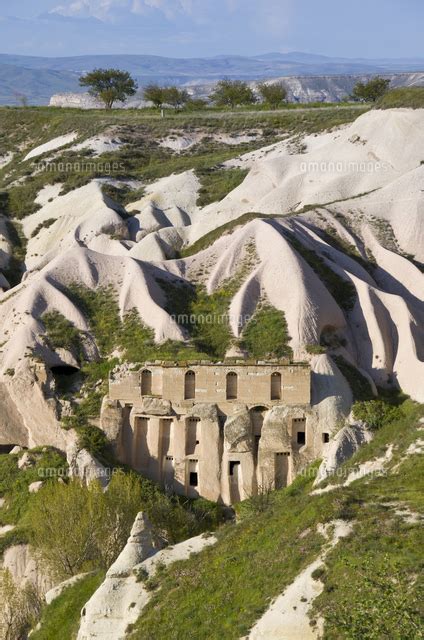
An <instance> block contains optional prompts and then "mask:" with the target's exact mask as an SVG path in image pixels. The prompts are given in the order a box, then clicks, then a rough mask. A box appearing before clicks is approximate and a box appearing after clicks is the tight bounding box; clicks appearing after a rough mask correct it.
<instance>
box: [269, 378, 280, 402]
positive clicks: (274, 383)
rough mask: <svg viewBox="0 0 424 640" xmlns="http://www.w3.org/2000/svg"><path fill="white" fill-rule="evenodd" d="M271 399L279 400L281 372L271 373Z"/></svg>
mask: <svg viewBox="0 0 424 640" xmlns="http://www.w3.org/2000/svg"><path fill="white" fill-rule="evenodd" d="M271 400H281V373H278V372H277V371H276V372H275V373H272V374H271Z"/></svg>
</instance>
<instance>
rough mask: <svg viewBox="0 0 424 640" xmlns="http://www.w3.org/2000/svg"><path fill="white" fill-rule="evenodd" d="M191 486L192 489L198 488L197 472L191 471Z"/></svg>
mask: <svg viewBox="0 0 424 640" xmlns="http://www.w3.org/2000/svg"><path fill="white" fill-rule="evenodd" d="M189 484H190V487H197V484H198V480H197V471H190V478H189Z"/></svg>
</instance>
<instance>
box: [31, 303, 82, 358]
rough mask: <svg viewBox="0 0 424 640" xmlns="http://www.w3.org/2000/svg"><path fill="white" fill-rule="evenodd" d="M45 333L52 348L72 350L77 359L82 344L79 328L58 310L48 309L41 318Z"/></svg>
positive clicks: (79, 355)
mask: <svg viewBox="0 0 424 640" xmlns="http://www.w3.org/2000/svg"><path fill="white" fill-rule="evenodd" d="M41 320H42V322H43V324H44V326H45V328H46V335H47V339H48V341H49V344H50V346H51V347H52V349H66V350H68V351H72V352H73V353H74V354H75V355H76V357H77V358H78V359H79V358H80V357H81V352H82V345H81V335H80V332H79V330H78V329H77V328H76V327H75V326H74V325H73V324H72V322H70V321H69V320H68V319H67V318H65V316H64V315H62V314H61V313H60V312H59V311H56V310H54V311H49V312H48V313H45V314H44V315H43V316H42V318H41Z"/></svg>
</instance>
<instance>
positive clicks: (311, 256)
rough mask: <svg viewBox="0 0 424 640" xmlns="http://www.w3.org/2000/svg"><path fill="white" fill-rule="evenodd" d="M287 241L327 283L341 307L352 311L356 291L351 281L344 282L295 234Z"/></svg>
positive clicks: (289, 234) (287, 235) (288, 235)
mask: <svg viewBox="0 0 424 640" xmlns="http://www.w3.org/2000/svg"><path fill="white" fill-rule="evenodd" d="M286 237H287V240H288V241H289V242H290V244H291V245H292V246H293V248H294V249H296V251H297V252H298V253H299V254H300V255H301V256H302V258H303V259H304V260H305V261H306V262H307V263H308V264H309V266H310V267H311V268H312V269H313V270H314V271H315V273H316V274H317V275H318V276H319V278H320V279H321V280H322V281H323V282H324V283H325V285H326V287H327V289H328V290H329V292H330V293H331V295H332V296H333V298H334V299H335V301H336V302H337V304H339V306H340V307H341V308H342V309H344V310H345V311H350V310H351V309H352V308H353V306H354V304H355V300H356V289H355V287H354V286H353V284H352V283H351V282H350V281H349V280H344V279H343V278H341V277H340V276H339V275H338V274H337V273H335V272H334V271H333V270H332V269H331V268H330V267H329V266H328V265H327V264H326V263H325V262H324V260H323V258H321V256H319V255H318V254H317V253H315V251H312V250H311V249H308V248H307V247H305V246H304V245H303V244H302V243H301V242H300V241H299V240H298V239H297V238H295V237H294V235H293V234H291V233H287V234H286Z"/></svg>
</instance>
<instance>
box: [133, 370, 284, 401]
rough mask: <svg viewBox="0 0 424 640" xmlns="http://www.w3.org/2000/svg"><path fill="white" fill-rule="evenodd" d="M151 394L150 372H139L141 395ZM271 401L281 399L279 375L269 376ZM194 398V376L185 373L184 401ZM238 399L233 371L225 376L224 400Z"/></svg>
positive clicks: (235, 377)
mask: <svg viewBox="0 0 424 640" xmlns="http://www.w3.org/2000/svg"><path fill="white" fill-rule="evenodd" d="M151 393H152V372H151V371H149V370H148V369H144V370H143V371H142V372H141V395H143V396H148V395H151ZM270 394H271V400H280V399H281V374H280V373H277V372H275V373H273V374H271V389H270ZM195 397H196V374H195V373H194V371H187V373H186V374H185V377H184V399H185V400H192V399H194V398H195ZM237 397H238V376H237V373H235V371H230V372H229V373H227V376H226V398H227V400H236V399H237Z"/></svg>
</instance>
